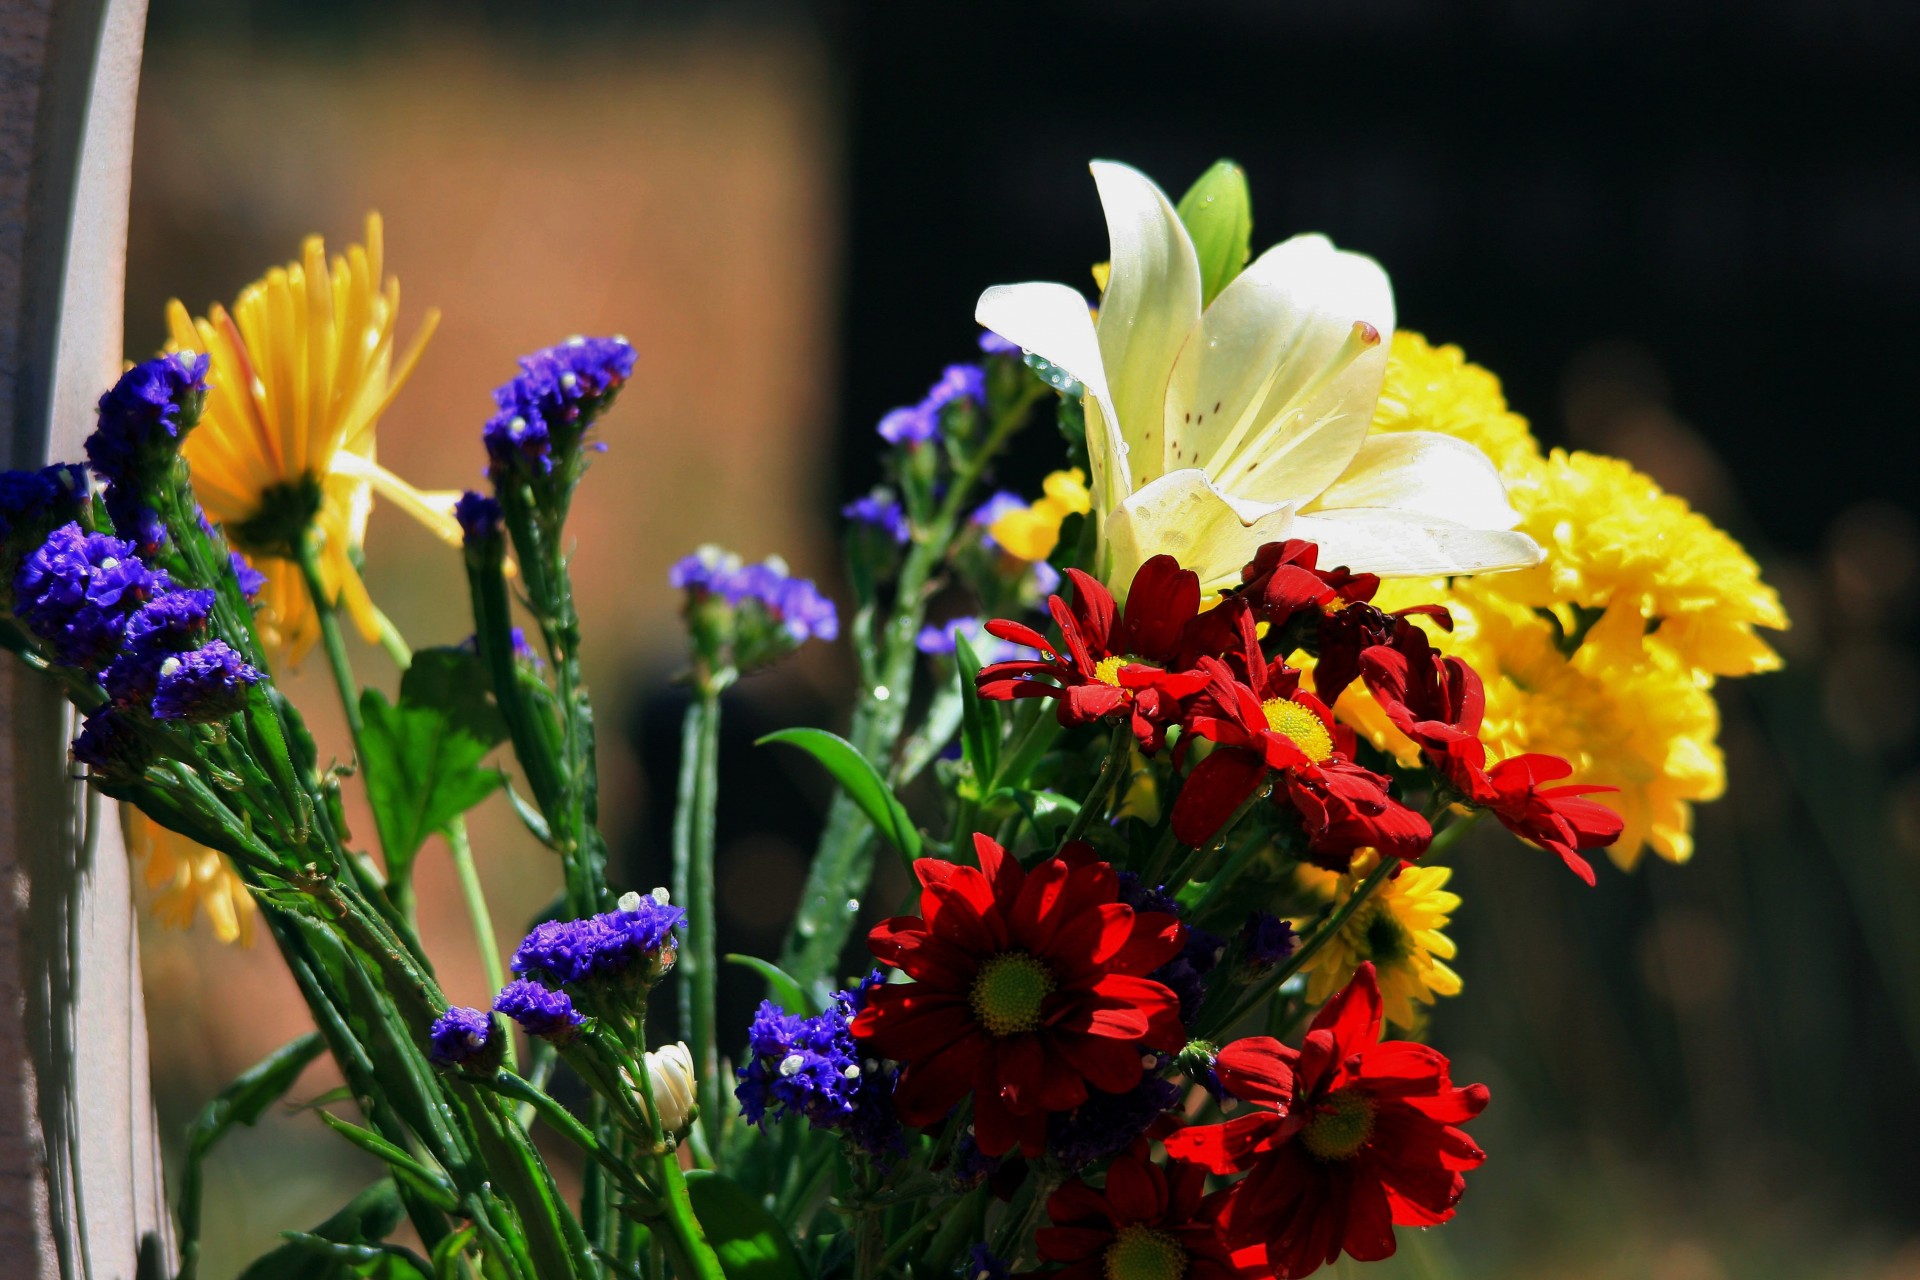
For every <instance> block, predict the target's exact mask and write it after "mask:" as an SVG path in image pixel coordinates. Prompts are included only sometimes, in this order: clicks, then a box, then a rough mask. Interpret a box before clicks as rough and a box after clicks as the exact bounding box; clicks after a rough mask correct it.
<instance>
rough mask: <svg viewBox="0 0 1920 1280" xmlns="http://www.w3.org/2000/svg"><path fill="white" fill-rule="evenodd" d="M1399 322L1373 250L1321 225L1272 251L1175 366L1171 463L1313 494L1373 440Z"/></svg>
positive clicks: (1258, 495)
mask: <svg viewBox="0 0 1920 1280" xmlns="http://www.w3.org/2000/svg"><path fill="white" fill-rule="evenodd" d="M1393 323H1394V311H1393V287H1392V285H1391V284H1390V283H1388V280H1387V274H1386V272H1385V271H1383V270H1381V268H1380V264H1379V263H1377V262H1375V261H1374V260H1373V259H1372V258H1369V257H1366V256H1365V255H1363V254H1358V253H1348V252H1345V251H1343V250H1339V249H1336V248H1334V247H1333V244H1332V242H1330V241H1329V240H1328V239H1327V238H1326V237H1325V236H1319V235H1299V236H1294V237H1293V238H1292V239H1290V240H1287V241H1285V242H1284V243H1282V244H1278V245H1275V246H1274V247H1273V248H1271V249H1269V250H1267V251H1266V252H1265V253H1263V254H1261V255H1260V257H1259V258H1258V259H1257V260H1256V261H1255V262H1254V263H1253V265H1252V266H1250V267H1248V268H1247V269H1246V270H1245V271H1243V272H1241V273H1240V275H1239V276H1238V277H1237V278H1235V280H1234V281H1233V283H1231V284H1229V285H1228V286H1227V287H1226V288H1225V289H1223V290H1221V292H1220V296H1219V297H1217V298H1215V299H1214V300H1213V305H1212V306H1210V307H1208V308H1207V312H1206V315H1205V316H1203V317H1202V318H1201V321H1200V325H1199V327H1198V328H1197V329H1196V330H1195V331H1194V333H1193V336H1192V337H1191V338H1189V339H1188V341H1187V345H1186V347H1185V348H1184V349H1183V350H1182V351H1181V353H1180V358H1179V360H1178V361H1177V362H1176V364H1175V365H1174V369H1173V376H1172V378H1171V380H1170V382H1169V385H1168V392H1167V398H1166V405H1165V413H1164V422H1165V428H1166V434H1167V440H1168V446H1167V448H1168V455H1169V465H1177V466H1189V467H1200V468H1202V469H1204V470H1205V471H1206V472H1207V473H1208V474H1209V475H1211V476H1213V477H1214V479H1215V480H1216V481H1217V482H1218V483H1219V484H1220V485H1221V487H1223V488H1225V489H1228V490H1230V491H1231V492H1233V493H1237V494H1242V495H1244V496H1246V497H1251V498H1255V499H1258V500H1260V501H1263V502H1302V503H1304V502H1306V501H1307V500H1309V499H1311V498H1313V497H1314V496H1315V495H1316V494H1318V493H1319V492H1320V491H1321V490H1323V489H1325V488H1326V487H1327V486H1328V485H1329V484H1332V483H1333V481H1334V480H1335V479H1336V478H1338V477H1339V475H1340V473H1341V472H1343V471H1345V470H1346V469H1347V465H1348V464H1349V463H1350V462H1351V461H1352V460H1353V457H1354V454H1355V453H1356V452H1357V451H1358V450H1359V449H1360V446H1361V442H1362V441H1364V440H1365V439H1366V436H1367V430H1368V427H1369V426H1370V425H1371V423H1372V421H1373V410H1374V405H1375V402H1376V401H1378V400H1379V398H1380V383H1381V380H1382V379H1383V378H1384V377H1385V376H1386V368H1387V345H1388V341H1389V339H1390V338H1391V337H1392V334H1393ZM1103 333H1104V331H1103Z"/></svg>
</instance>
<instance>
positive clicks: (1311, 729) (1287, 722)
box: [1260, 698, 1333, 764]
mask: <svg viewBox="0 0 1920 1280" xmlns="http://www.w3.org/2000/svg"><path fill="white" fill-rule="evenodd" d="M1260 710H1261V711H1263V712H1265V713H1266V717H1267V728H1269V729H1271V730H1273V731H1274V732H1275V733H1277V734H1279V735H1280V736H1281V737H1283V738H1285V739H1286V740H1287V741H1289V742H1291V743H1292V744H1293V745H1294V746H1296V747H1298V748H1300V754H1301V755H1303V756H1305V757H1306V758H1307V759H1309V760H1311V761H1313V762H1314V763H1315V764H1319V763H1320V762H1321V761H1322V760H1325V759H1326V758H1327V757H1328V756H1330V755H1332V754H1333V735H1332V734H1330V733H1328V732H1327V726H1326V725H1324V724H1322V723H1320V717H1319V716H1317V715H1315V714H1313V710H1312V708H1310V707H1305V706H1302V705H1301V704H1300V703H1298V702H1293V701H1291V700H1289V699H1286V698H1268V699H1267V700H1266V701H1265V702H1263V703H1261V704H1260Z"/></svg>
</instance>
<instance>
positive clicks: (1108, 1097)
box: [1047, 1075, 1180, 1172]
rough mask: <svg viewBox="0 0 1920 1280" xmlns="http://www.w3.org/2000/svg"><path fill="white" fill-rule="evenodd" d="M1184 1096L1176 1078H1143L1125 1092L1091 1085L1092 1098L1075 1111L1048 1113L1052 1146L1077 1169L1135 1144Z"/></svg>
mask: <svg viewBox="0 0 1920 1280" xmlns="http://www.w3.org/2000/svg"><path fill="white" fill-rule="evenodd" d="M1179 1097H1180V1090H1179V1089H1178V1088H1176V1087H1175V1086H1174V1084H1173V1083H1172V1082H1171V1081H1169V1080H1162V1079H1161V1078H1160V1077H1159V1076H1154V1075H1149V1076H1145V1077H1143V1078H1142V1079H1141V1081H1140V1083H1139V1084H1138V1085H1135V1086H1134V1087H1133V1088H1131V1089H1129V1090H1127V1091H1126V1092H1125V1093H1102V1092H1101V1091H1100V1090H1098V1089H1091V1090H1089V1091H1088V1092H1087V1100H1086V1101H1085V1102H1083V1103H1081V1104H1080V1105H1079V1106H1077V1107H1075V1108H1074V1109H1073V1110H1071V1111H1057V1112H1055V1113H1054V1114H1052V1115H1050V1116H1048V1117H1047V1151H1048V1153H1049V1154H1051V1155H1052V1156H1053V1158H1054V1159H1056V1160H1058V1161H1059V1162H1060V1163H1061V1165H1062V1166H1064V1167H1065V1168H1067V1169H1070V1170H1073V1171H1075V1172H1078V1171H1079V1170H1081V1169H1084V1168H1086V1167H1087V1166H1088V1165H1090V1164H1094V1163H1096V1162H1097V1161H1101V1160H1105V1159H1107V1158H1108V1157H1109V1156H1116V1155H1118V1154H1120V1153H1121V1152H1122V1151H1125V1150H1126V1149H1127V1148H1128V1147H1130V1146H1132V1145H1133V1141H1134V1139H1135V1138H1138V1137H1139V1136H1140V1135H1141V1134H1143V1133H1145V1132H1146V1131H1147V1126H1148V1125H1150V1124H1152V1123H1153V1122H1154V1119H1155V1118H1156V1117H1158V1116H1159V1115H1160V1114H1161V1113H1163V1112H1165V1111H1166V1110H1167V1109H1168V1108H1169V1107H1171V1106H1173V1104H1174V1103H1175V1102H1176V1101H1178V1100H1179Z"/></svg>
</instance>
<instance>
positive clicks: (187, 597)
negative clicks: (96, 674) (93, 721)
mask: <svg viewBox="0 0 1920 1280" xmlns="http://www.w3.org/2000/svg"><path fill="white" fill-rule="evenodd" d="M212 614H213V592H211V591H170V592H168V593H167V594H165V595H163V596H158V597H156V598H155V599H153V600H152V601H151V602H149V603H148V604H146V605H143V606H141V608H140V610H139V611H138V612H137V613H135V614H134V615H133V616H132V617H131V618H128V619H127V625H126V630H125V631H124V632H123V633H122V645H123V647H122V649H121V651H120V653H119V655H118V656H117V657H115V658H114V660H113V662H112V663H111V664H110V665H109V666H108V667H107V669H106V672H105V674H103V675H102V677H101V681H100V682H101V683H102V684H104V685H105V686H106V688H107V695H108V696H109V697H111V698H112V699H113V700H114V701H115V702H117V703H119V704H120V705H122V706H132V705H134V704H138V703H148V702H151V701H152V700H153V696H154V692H155V690H156V689H157V688H158V686H159V683H160V668H161V666H162V665H163V664H164V663H165V662H166V661H167V659H169V658H171V657H173V656H175V655H176V654H180V653H184V652H186V651H187V650H188V649H192V648H194V647H195V646H196V645H198V644H199V643H200V642H201V641H202V640H204V639H206V635H207V623H208V619H209V618H210V617H211V616H212Z"/></svg>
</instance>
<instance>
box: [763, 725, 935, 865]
mask: <svg viewBox="0 0 1920 1280" xmlns="http://www.w3.org/2000/svg"><path fill="white" fill-rule="evenodd" d="M769 742H784V743H787V744H788V745H789V746H795V747H799V748H800V749H801V750H802V751H805V752H806V753H807V754H808V755H811V756H812V757H813V758H814V759H816V760H818V761H819V762H820V763H821V764H823V765H825V766H826V767H827V772H828V773H831V774H832V775H833V777H834V780H835V781H836V782H838V783H839V784H840V785H841V786H842V787H843V788H845V790H846V793H847V797H848V798H849V799H851V800H852V801H853V803H854V804H855V805H857V806H858V807H859V809H860V812H862V813H864V814H866V815H867V819H868V821H870V822H872V823H873V825H874V829H875V830H877V831H879V833H880V834H881V835H883V836H885V837H886V838H887V839H888V840H889V841H891V842H892V844H893V847H894V848H896V849H898V850H899V851H900V852H901V853H903V854H905V855H906V857H907V858H908V860H909V861H911V860H912V859H914V858H917V857H919V856H920V831H919V829H918V828H916V827H915V826H914V825H913V819H912V818H910V817H908V816H907V810H906V806H904V805H902V804H901V803H900V801H899V798H898V797H896V796H895V795H894V794H893V788H892V787H889V786H888V785H887V781H886V779H885V778H882V777H881V776H880V772H879V770H877V769H875V768H874V767H873V765H872V764H870V763H869V762H868V761H867V758H866V757H865V756H863V755H861V754H860V753H859V752H858V751H856V750H855V749H854V746H853V744H852V743H851V742H848V741H847V740H846V739H845V738H842V737H839V736H837V735H835V734H831V733H828V732H827V731H826V730H825V729H782V730H781V731H780V732H778V733H770V734H768V735H767V736H766V737H764V738H762V739H760V740H759V742H757V743H755V744H754V745H755V746H764V745H765V744H767V743H769Z"/></svg>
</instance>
